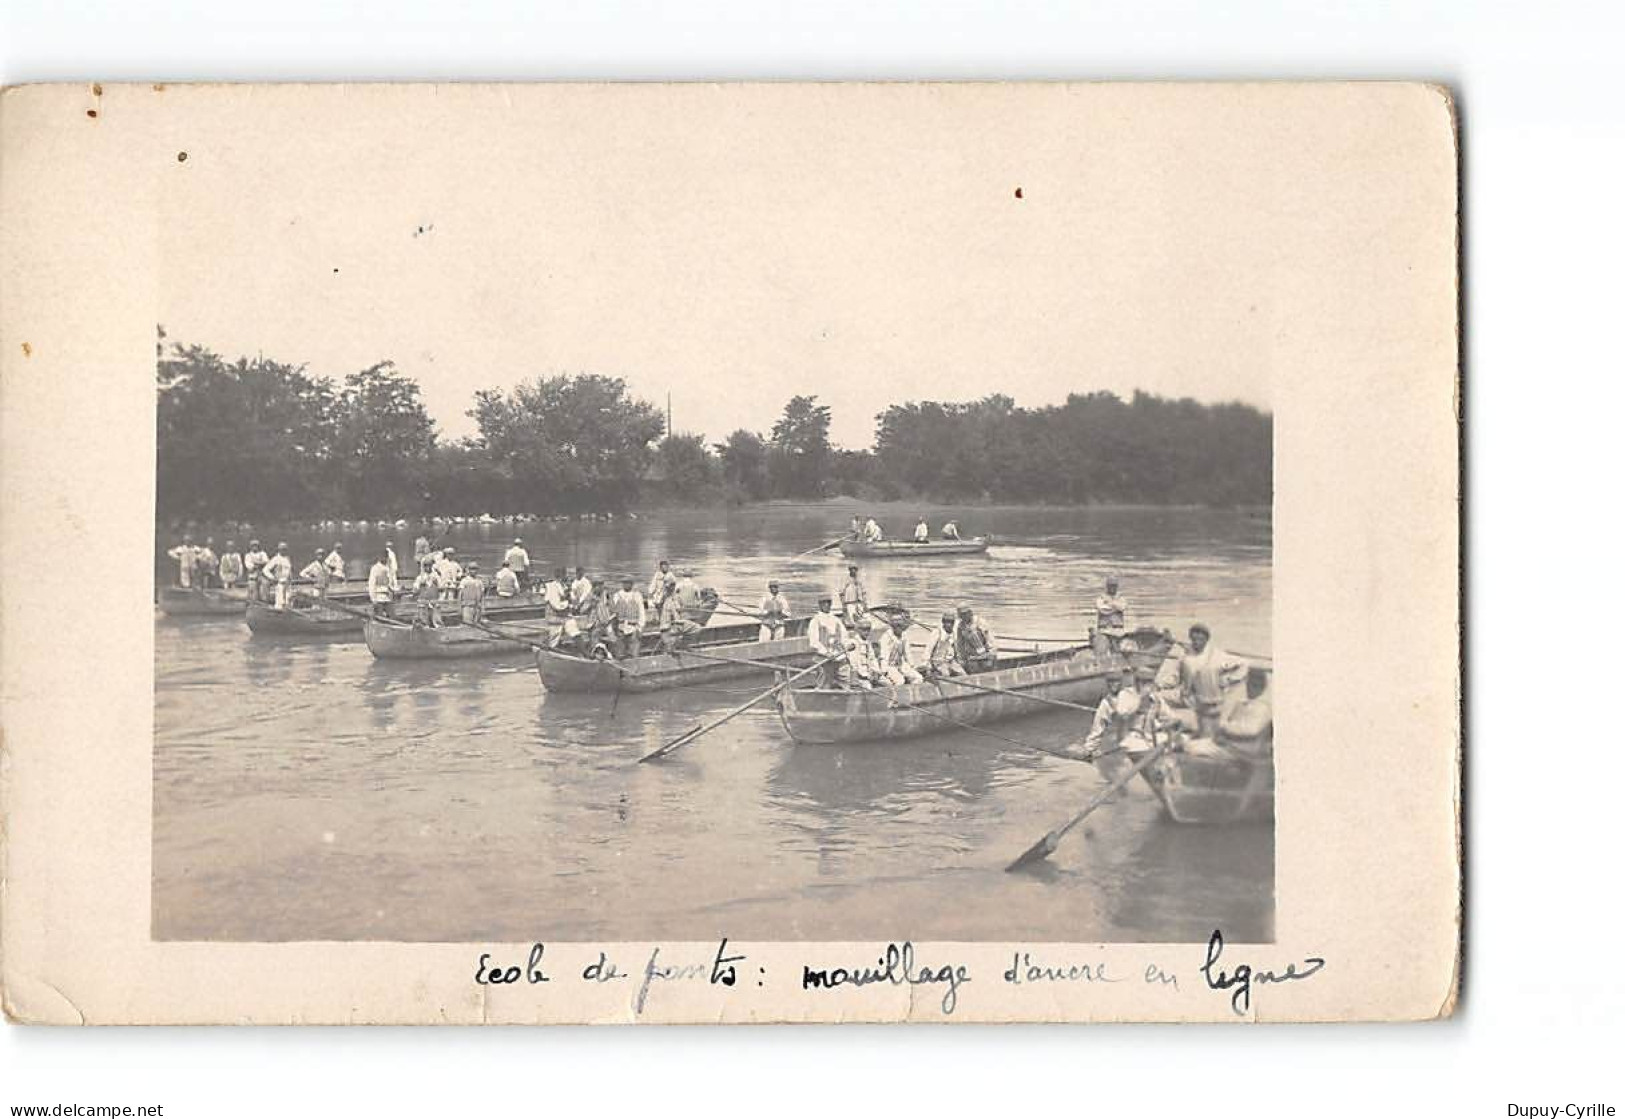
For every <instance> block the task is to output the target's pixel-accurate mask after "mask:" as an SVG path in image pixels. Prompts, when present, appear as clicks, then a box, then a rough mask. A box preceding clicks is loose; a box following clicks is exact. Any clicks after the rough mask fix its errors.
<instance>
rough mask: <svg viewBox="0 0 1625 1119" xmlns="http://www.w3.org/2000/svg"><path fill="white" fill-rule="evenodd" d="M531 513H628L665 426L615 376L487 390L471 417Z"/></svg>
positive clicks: (519, 503)
mask: <svg viewBox="0 0 1625 1119" xmlns="http://www.w3.org/2000/svg"><path fill="white" fill-rule="evenodd" d="M469 414H470V415H471V416H473V417H474V420H475V421H476V422H477V423H478V424H479V429H480V443H481V445H482V446H483V447H484V448H485V450H486V452H487V453H488V454H489V455H490V458H491V461H492V463H493V464H494V465H496V466H497V467H498V468H500V469H501V470H502V471H503V472H504V473H505V474H506V475H507V476H508V477H509V478H511V479H512V484H513V489H512V491H511V493H510V495H509V497H510V500H511V502H512V503H513V504H512V507H513V508H514V509H516V510H520V511H525V512H548V511H552V510H565V511H579V510H585V509H595V508H605V507H608V508H612V509H620V508H624V507H625V506H626V504H627V503H628V502H630V501H631V500H632V499H633V498H634V497H636V496H637V492H638V485H639V482H640V481H641V479H642V477H643V474H644V472H645V471H646V470H647V469H648V467H649V464H650V462H651V460H652V457H653V454H654V451H653V448H652V447H651V446H650V444H652V443H653V442H654V441H655V440H656V439H658V438H660V436H661V434H662V432H663V431H664V428H665V423H664V421H663V420H662V419H661V417H660V413H659V412H658V411H657V410H656V409H655V407H654V405H652V404H650V403H649V402H647V401H643V400H633V399H631V398H630V397H628V396H627V394H626V383H625V382H624V381H622V380H620V379H619V378H616V377H605V376H601V375H598V374H581V375H579V376H574V377H569V376H561V377H546V378H537V379H535V380H531V381H527V382H524V383H522V384H520V385H519V386H518V387H517V388H515V389H514V390H513V392H511V393H508V394H504V393H502V392H499V391H497V390H495V389H483V390H481V391H479V392H477V393H475V394H474V408H473V409H472V410H471V411H470V413H469Z"/></svg>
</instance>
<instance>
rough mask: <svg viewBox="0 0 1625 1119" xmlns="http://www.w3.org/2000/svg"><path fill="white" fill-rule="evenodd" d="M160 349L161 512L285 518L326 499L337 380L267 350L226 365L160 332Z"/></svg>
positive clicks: (207, 352) (209, 353) (166, 515)
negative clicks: (263, 355)
mask: <svg viewBox="0 0 1625 1119" xmlns="http://www.w3.org/2000/svg"><path fill="white" fill-rule="evenodd" d="M159 353H160V358H159V361H158V422H157V444H158V464H157V466H158V512H159V515H160V516H162V517H164V518H166V519H168V518H176V517H183V518H198V519H227V518H254V519H278V518H282V517H287V516H293V515H308V514H310V513H311V512H313V511H315V510H317V509H319V508H321V507H322V495H323V493H324V487H325V484H326V477H327V470H328V465H329V463H330V461H331V456H332V449H333V448H332V442H333V432H334V406H335V397H334V394H333V386H332V384H331V382H329V381H327V380H326V379H324V378H317V377H311V376H309V375H308V374H307V373H306V372H305V370H304V367H303V366H293V365H287V364H285V363H282V362H277V361H271V360H268V359H266V358H255V359H254V360H253V361H250V360H248V359H247V358H239V359H238V360H237V361H235V362H233V363H230V364H227V363H226V362H225V361H224V360H223V359H222V358H221V357H220V356H219V355H218V354H215V353H213V352H212V351H210V350H207V349H204V348H203V347H201V346H192V345H175V344H166V342H165V340H164V339H163V337H162V336H161V335H160V339H159Z"/></svg>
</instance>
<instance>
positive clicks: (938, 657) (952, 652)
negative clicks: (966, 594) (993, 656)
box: [925, 610, 965, 679]
mask: <svg viewBox="0 0 1625 1119" xmlns="http://www.w3.org/2000/svg"><path fill="white" fill-rule="evenodd" d="M925 674H926V675H927V676H929V677H931V678H933V679H940V678H942V677H944V676H963V675H965V666H964V665H962V664H960V663H959V651H958V649H957V647H956V646H955V645H954V612H953V611H952V610H944V611H943V612H942V624H941V625H939V626H938V627H937V628H936V629H934V630H932V631H931V640H930V642H929V644H927V646H926V651H925Z"/></svg>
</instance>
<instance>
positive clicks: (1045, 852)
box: [1004, 745, 1168, 871]
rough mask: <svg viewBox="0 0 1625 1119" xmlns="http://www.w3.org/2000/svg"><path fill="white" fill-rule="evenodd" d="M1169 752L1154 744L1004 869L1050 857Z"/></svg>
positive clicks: (1009, 869) (1016, 867) (1022, 865)
mask: <svg viewBox="0 0 1625 1119" xmlns="http://www.w3.org/2000/svg"><path fill="white" fill-rule="evenodd" d="M1167 752H1168V747H1167V746H1166V745H1164V746H1154V747H1153V748H1152V749H1151V752H1150V753H1148V754H1146V756H1145V757H1143V758H1141V759H1140V761H1139V763H1138V764H1137V765H1135V767H1134V768H1133V769H1131V770H1129V771H1128V772H1127V773H1125V774H1123V776H1121V777H1119V778H1118V779H1117V780H1115V781H1113V782H1112V783H1111V784H1110V785H1108V786H1106V788H1105V789H1103V790H1102V791H1101V792H1100V793H1098V794H1097V795H1096V796H1095V799H1093V800H1091V801H1090V802H1089V805H1088V807H1087V808H1085V809H1084V810H1083V811H1082V812H1079V813H1078V814H1077V815H1076V816H1074V817H1072V819H1070V820H1068V821H1067V822H1066V823H1064V824H1062V825H1061V826H1060V827H1058V828H1056V829H1055V830H1054V831H1052V832H1050V833H1049V834H1047V835H1046V836H1044V838H1042V839H1040V840H1039V841H1038V842H1037V843H1034V844H1033V845H1032V846H1031V847H1029V848H1027V849H1026V850H1025V851H1023V852H1022V853H1021V854H1020V855H1019V856H1018V857H1017V858H1016V861H1015V862H1013V863H1011V864H1010V865H1009V866H1007V867H1005V868H1004V869H1005V870H1007V871H1011V870H1020V869H1021V868H1022V867H1024V866H1027V865H1029V864H1031V863H1036V862H1041V861H1042V860H1044V859H1047V858H1049V857H1050V856H1051V855H1052V854H1054V853H1055V848H1056V847H1058V846H1060V843H1061V839H1062V837H1063V836H1065V835H1066V833H1067V832H1069V831H1071V830H1072V829H1073V828H1075V827H1077V826H1078V825H1079V824H1081V823H1083V820H1084V817H1086V816H1088V815H1089V813H1091V812H1093V811H1094V810H1095V809H1097V808H1099V807H1100V806H1101V805H1102V804H1105V803H1106V802H1107V801H1108V800H1110V799H1111V798H1112V797H1113V796H1115V795H1116V794H1117V792H1118V790H1120V789H1122V787H1123V786H1124V785H1127V784H1128V783H1129V782H1130V781H1132V780H1134V779H1135V778H1136V777H1138V776H1139V775H1140V773H1141V772H1142V771H1143V770H1144V769H1145V768H1146V767H1147V766H1149V765H1150V764H1151V763H1152V762H1154V761H1156V760H1157V759H1158V758H1160V757H1162V755H1163V754H1165V753H1167Z"/></svg>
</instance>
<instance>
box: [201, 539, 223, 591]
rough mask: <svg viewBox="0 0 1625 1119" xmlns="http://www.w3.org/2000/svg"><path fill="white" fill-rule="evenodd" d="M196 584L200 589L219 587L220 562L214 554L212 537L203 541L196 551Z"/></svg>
mask: <svg viewBox="0 0 1625 1119" xmlns="http://www.w3.org/2000/svg"><path fill="white" fill-rule="evenodd" d="M197 584H198V586H200V587H217V586H219V585H220V560H219V559H218V558H217V557H216V556H215V554H214V537H212V536H210V537H207V538H206V539H204V541H203V547H201V548H199V549H198V550H197Z"/></svg>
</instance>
